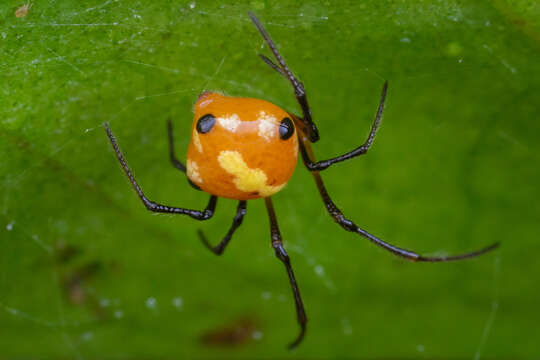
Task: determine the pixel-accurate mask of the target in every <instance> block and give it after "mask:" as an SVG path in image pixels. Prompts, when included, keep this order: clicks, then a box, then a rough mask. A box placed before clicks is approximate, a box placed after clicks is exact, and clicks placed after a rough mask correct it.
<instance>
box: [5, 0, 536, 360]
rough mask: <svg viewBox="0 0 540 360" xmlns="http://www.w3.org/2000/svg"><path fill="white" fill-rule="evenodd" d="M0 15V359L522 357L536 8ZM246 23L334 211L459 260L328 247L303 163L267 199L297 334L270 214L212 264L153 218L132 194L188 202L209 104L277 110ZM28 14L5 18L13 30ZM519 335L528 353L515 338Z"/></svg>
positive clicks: (155, 8) (225, 218)
mask: <svg viewBox="0 0 540 360" xmlns="http://www.w3.org/2000/svg"><path fill="white" fill-rule="evenodd" d="M23 5H24V4H23V3H21V2H17V1H13V0H6V1H3V2H2V4H1V5H0V44H1V46H0V55H1V62H0V78H1V82H0V249H1V250H0V324H1V325H0V353H1V354H2V355H3V356H4V357H6V358H38V357H39V358H43V357H46V358H79V359H88V358H123V359H128V358H156V357H161V358H205V359H206V358H246V359H253V358H282V357H291V358H292V357H298V358H419V357H421V358H440V357H444V358H476V359H478V358H533V357H535V356H536V357H537V356H538V355H539V352H538V338H537V329H538V317H537V316H535V314H537V311H536V308H537V305H538V303H539V302H540V292H539V290H538V276H539V275H540V265H539V264H540V262H538V261H537V260H536V256H537V253H538V251H539V250H540V248H539V245H538V244H539V242H538V238H539V235H540V231H539V226H538V223H539V221H538V220H539V218H540V205H539V202H538V199H539V195H540V194H539V190H538V184H539V183H540V170H539V166H538V163H539V155H538V154H540V141H539V139H540V137H539V131H540V125H539V122H538V120H539V115H540V109H539V108H540V106H539V100H538V94H539V93H540V75H539V74H540V62H539V61H538V59H539V41H540V40H539V39H540V36H539V34H540V25H539V19H540V16H539V14H540V13H539V7H538V3H537V2H535V1H527V0H520V1H504V0H497V1H457V0H440V1H422V0H417V1H376V0H369V1H313V0H306V1H299V2H286V1H263V0H257V1H251V2H243V3H241V4H240V3H238V4H235V5H232V4H231V3H226V2H219V1H192V2H186V1H165V0H155V1H151V2H146V1H131V0H125V1H119V0H91V1H73V0H71V1H70V0H65V1H54V0H50V1H35V2H34V3H31V4H30V5H31V6H29V8H28V9H27V10H18V9H20V7H21V6H23ZM248 10H252V11H254V12H255V13H256V14H257V16H259V18H260V19H261V22H262V23H263V24H264V26H265V27H266V29H267V30H268V32H269V33H270V34H271V36H272V38H273V39H274V41H275V42H276V44H277V45H278V48H279V50H280V52H281V53H282V54H283V56H284V57H285V58H286V60H287V62H288V64H289V65H290V67H291V69H293V71H294V72H295V73H296V74H297V75H298V77H299V79H301V80H302V81H303V82H304V84H305V87H306V91H307V93H308V96H309V102H310V104H311V107H312V111H313V116H314V120H315V122H316V124H317V125H318V127H319V130H320V134H321V140H320V142H318V143H317V144H314V148H315V152H316V154H317V157H318V158H320V159H323V158H328V157H332V156H336V155H339V154H342V153H344V152H346V151H349V150H351V149H352V148H354V147H356V146H358V145H359V144H360V143H362V142H363V141H364V138H365V136H366V135H367V133H368V131H369V127H370V125H371V122H372V120H373V117H374V114H375V111H376V107H377V102H378V98H379V94H380V89H381V87H382V84H383V82H384V81H385V80H388V81H389V92H388V98H387V106H386V110H385V114H384V120H383V123H382V127H381V129H380V131H379V132H378V136H377V138H376V140H375V143H374V146H373V148H372V149H371V150H370V152H369V153H368V154H367V155H366V156H362V157H361V158H357V159H355V160H351V161H348V162H344V163H341V164H339V165H335V166H333V167H332V168H330V169H328V170H327V171H325V172H324V173H323V177H324V180H325V181H326V184H327V187H328V190H329V192H330V194H331V196H332V197H333V199H334V201H335V202H336V203H337V204H338V206H339V207H340V208H341V209H342V210H343V211H344V213H345V214H346V216H347V217H349V218H350V219H352V220H354V221H355V222H357V223H358V224H359V225H360V226H362V227H363V228H365V229H366V230H368V231H370V232H372V233H374V234H376V235H378V236H380V237H381V238H382V239H385V240H386V241H388V242H391V243H392V244H395V245H398V246H402V247H405V248H408V249H415V250H417V251H419V252H421V253H427V254H454V253H461V252H467V251H471V250H475V249H478V248H481V247H483V246H486V245H488V244H491V243H493V242H501V243H502V246H501V248H500V249H498V250H496V251H495V252H493V253H490V254H488V255H485V256H482V257H480V258H477V259H474V260H470V261H464V262H455V263H446V264H416V263H409V262H405V261H403V260H400V259H396V258H395V257H394V256H392V254H390V253H387V252H385V251H383V250H381V249H379V248H376V247H375V246H374V245H372V244H371V243H369V242H368V241H367V240H366V239H364V238H362V237H360V236H358V235H355V234H351V233H347V232H345V231H343V230H342V229H341V228H339V226H337V225H336V224H335V223H334V222H333V221H332V219H331V218H330V217H329V216H328V214H327V213H326V210H325V208H324V206H323V203H322V202H321V200H320V198H319V196H318V193H317V190H316V187H315V185H314V183H313V181H312V179H311V176H310V175H309V174H308V172H307V171H306V170H305V169H304V168H303V166H302V164H299V166H298V170H297V171H296V173H295V174H294V176H293V178H292V179H291V181H290V183H289V185H288V186H287V187H286V188H285V189H284V190H283V191H282V192H280V193H279V194H277V195H276V196H275V206H276V211H277V216H278V220H279V223H280V228H281V233H282V234H283V236H284V240H285V247H286V249H287V250H288V252H289V255H290V256H291V259H292V264H293V267H294V270H295V273H296V276H297V278H298V282H299V285H300V289H301V291H302V295H303V298H304V302H305V305H306V311H307V314H308V317H309V323H308V331H307V335H306V338H305V341H304V343H303V344H301V346H300V347H299V348H298V349H297V350H295V351H294V352H288V351H287V350H286V349H285V346H286V344H287V343H288V342H290V341H292V339H293V338H294V336H295V335H296V334H297V331H298V326H297V324H296V316H295V313H294V305H293V301H292V296H291V292H290V287H289V284H288V281H287V277H286V273H285V271H284V269H283V265H282V264H281V263H280V262H279V261H278V260H277V259H276V258H275V256H274V255H273V251H272V249H271V247H270V235H269V226H268V223H267V221H268V220H267V215H266V214H265V209H264V205H263V204H262V201H252V202H249V204H248V213H247V216H246V218H245V221H244V224H243V225H242V227H241V228H240V229H239V230H238V231H237V233H236V234H235V236H234V238H233V240H232V241H231V244H230V245H229V247H228V248H227V251H226V252H225V254H224V255H223V256H221V257H216V256H214V255H213V254H211V253H210V252H209V251H208V250H207V249H206V248H204V246H203V245H202V244H201V243H200V241H199V239H198V237H197V233H196V232H197V229H199V228H202V229H204V231H205V233H206V234H207V236H208V237H209V239H210V240H211V241H212V242H213V243H217V242H218V241H219V240H220V238H221V237H222V236H223V235H224V234H225V233H226V231H227V229H228V227H229V226H230V223H231V220H232V218H233V216H234V209H235V207H236V204H235V202H234V201H227V200H222V201H220V202H219V204H218V208H217V213H216V216H215V217H214V219H212V220H211V221H208V222H204V223H199V222H196V221H195V220H193V219H191V218H188V217H181V216H163V215H160V216H152V215H151V214H150V213H148V212H147V211H146V210H145V208H144V207H143V206H142V204H141V203H140V201H139V199H138V198H137V197H136V195H135V193H134V192H133V190H132V188H131V187H130V185H129V183H128V182H127V181H126V177H125V176H124V174H122V171H121V169H120V167H119V166H118V162H117V160H116V159H115V157H114V154H113V152H112V149H111V146H110V144H109V143H108V140H107V138H106V135H105V132H104V129H103V126H102V124H103V123H104V122H109V123H110V126H111V128H112V129H113V130H114V132H115V134H116V135H117V138H118V141H119V143H120V146H121V147H122V149H123V150H124V152H125V155H126V158H127V159H128V162H129V164H130V166H131V167H132V169H133V171H134V173H135V175H136V177H137V179H138V181H139V182H140V184H141V186H142V188H143V189H144V191H145V192H146V194H147V195H148V196H149V197H150V198H151V199H153V200H155V201H159V202H162V203H166V204H171V205H177V206H182V207H187V208H202V207H203V206H205V204H206V201H207V196H206V195H205V194H202V193H200V192H197V191H194V190H193V189H192V188H191V187H190V186H189V185H188V183H187V182H186V180H185V178H184V175H183V174H181V173H179V172H178V171H177V170H175V169H174V168H173V167H172V166H171V165H170V163H169V159H168V153H167V151H168V148H167V137H166V120H167V119H168V118H171V119H172V120H173V122H174V126H175V129H174V131H175V136H176V140H177V142H176V147H177V151H178V153H179V154H180V155H181V156H182V158H184V157H185V149H187V144H188V143H189V136H190V134H189V132H190V126H191V123H192V112H191V108H192V104H193V103H194V101H195V99H196V97H197V95H198V94H199V93H200V92H201V91H202V90H204V89H209V90H219V91H222V92H223V93H226V94H230V95H235V96H246V97H258V98H264V99H267V100H269V101H272V102H274V103H276V104H278V105H280V106H282V107H284V108H286V109H290V111H292V112H298V111H299V107H298V105H297V103H296V100H295V99H294V96H293V93H292V89H291V87H290V85H289V84H288V83H287V82H286V81H285V80H284V79H282V78H281V77H280V76H279V75H278V74H276V73H275V72H274V71H272V70H271V69H270V68H269V67H267V66H266V65H265V64H264V63H262V62H261V61H260V59H259V58H258V56H257V54H258V53H259V52H262V53H264V54H267V55H269V52H268V49H267V48H266V47H264V48H263V46H262V45H263V41H262V39H261V37H260V35H259V34H258V32H257V31H256V29H255V27H254V26H253V24H252V23H251V22H250V20H249V18H248V16H247V12H248ZM16 11H18V12H17V14H18V15H19V16H21V15H24V16H22V17H17V16H15V13H16ZM517 334H519V336H517Z"/></svg>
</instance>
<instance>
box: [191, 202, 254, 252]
mask: <svg viewBox="0 0 540 360" xmlns="http://www.w3.org/2000/svg"><path fill="white" fill-rule="evenodd" d="M246 206H247V201H246V200H240V201H239V202H238V207H237V208H236V215H235V216H234V219H233V223H232V225H231V228H230V229H229V231H228V232H227V235H225V237H224V238H223V240H221V242H220V243H219V244H218V245H216V246H212V245H211V244H210V243H209V242H208V240H207V239H206V236H204V233H203V232H202V230H200V229H199V231H198V234H199V237H200V238H201V241H202V242H203V243H204V244H205V245H206V247H207V248H208V249H210V251H212V252H213V253H214V254H216V255H221V254H222V253H223V251H225V247H226V246H227V244H228V243H229V241H231V238H232V236H233V234H234V232H235V230H236V229H237V228H238V227H240V225H242V221H243V220H244V215H246Z"/></svg>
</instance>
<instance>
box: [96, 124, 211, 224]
mask: <svg viewBox="0 0 540 360" xmlns="http://www.w3.org/2000/svg"><path fill="white" fill-rule="evenodd" d="M104 126H105V130H106V131H107V136H108V137H109V140H110V141H111V144H112V147H113V149H114V152H115V153H116V157H117V158H118V161H119V162H120V165H122V169H123V170H124V173H125V174H126V176H127V177H128V179H129V182H130V183H131V185H132V186H133V188H134V189H135V191H136V192H137V195H139V198H140V199H141V201H142V202H143V204H144V206H145V207H146V208H147V209H148V210H150V211H153V212H159V213H170V214H181V215H188V216H191V217H192V218H194V219H197V220H208V219H210V218H211V217H212V216H213V215H214V210H215V208H216V202H217V197H216V196H214V195H212V196H210V200H209V201H208V205H207V206H206V209H204V210H203V211H200V210H190V209H184V208H177V207H171V206H167V205H162V204H158V203H155V202H153V201H151V200H149V199H148V198H147V197H146V196H145V195H144V193H143V191H142V190H141V188H140V187H139V185H138V184H137V181H135V177H134V176H133V174H132V173H131V170H130V169H129V167H128V164H127V162H126V160H125V159H124V155H122V152H121V151H120V148H119V147H118V143H117V142H116V138H115V137H114V134H113V133H112V131H111V128H110V127H109V124H104Z"/></svg>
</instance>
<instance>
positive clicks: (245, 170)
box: [218, 150, 286, 197]
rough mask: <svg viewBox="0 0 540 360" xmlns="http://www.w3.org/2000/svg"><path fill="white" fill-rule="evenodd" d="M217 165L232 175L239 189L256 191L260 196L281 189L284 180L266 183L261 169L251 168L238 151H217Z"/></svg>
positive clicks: (265, 195) (268, 194)
mask: <svg viewBox="0 0 540 360" xmlns="http://www.w3.org/2000/svg"><path fill="white" fill-rule="evenodd" d="M218 161H219V165H220V166H221V167H222V168H223V169H224V170H225V171H226V172H228V173H229V174H231V175H233V176H234V179H233V182H234V185H235V186H236V188H237V189H238V190H240V191H244V192H248V193H252V192H258V193H259V194H260V195H261V196H262V197H267V196H270V195H272V194H275V193H277V192H278V191H279V190H281V189H283V187H284V186H285V184H286V182H285V183H283V184H281V185H275V186H273V185H266V181H267V180H268V177H267V176H266V174H265V172H264V171H262V170H261V169H251V168H250V167H249V166H247V164H246V162H245V161H244V159H243V158H242V155H241V154H240V153H239V152H238V151H231V150H225V151H222V152H220V153H219V156H218Z"/></svg>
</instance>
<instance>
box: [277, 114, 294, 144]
mask: <svg viewBox="0 0 540 360" xmlns="http://www.w3.org/2000/svg"><path fill="white" fill-rule="evenodd" d="M292 134H294V125H293V122H292V120H291V119H289V118H285V119H283V120H281V124H279V137H280V138H281V140H287V139H288V138H290V137H291V136H292Z"/></svg>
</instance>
